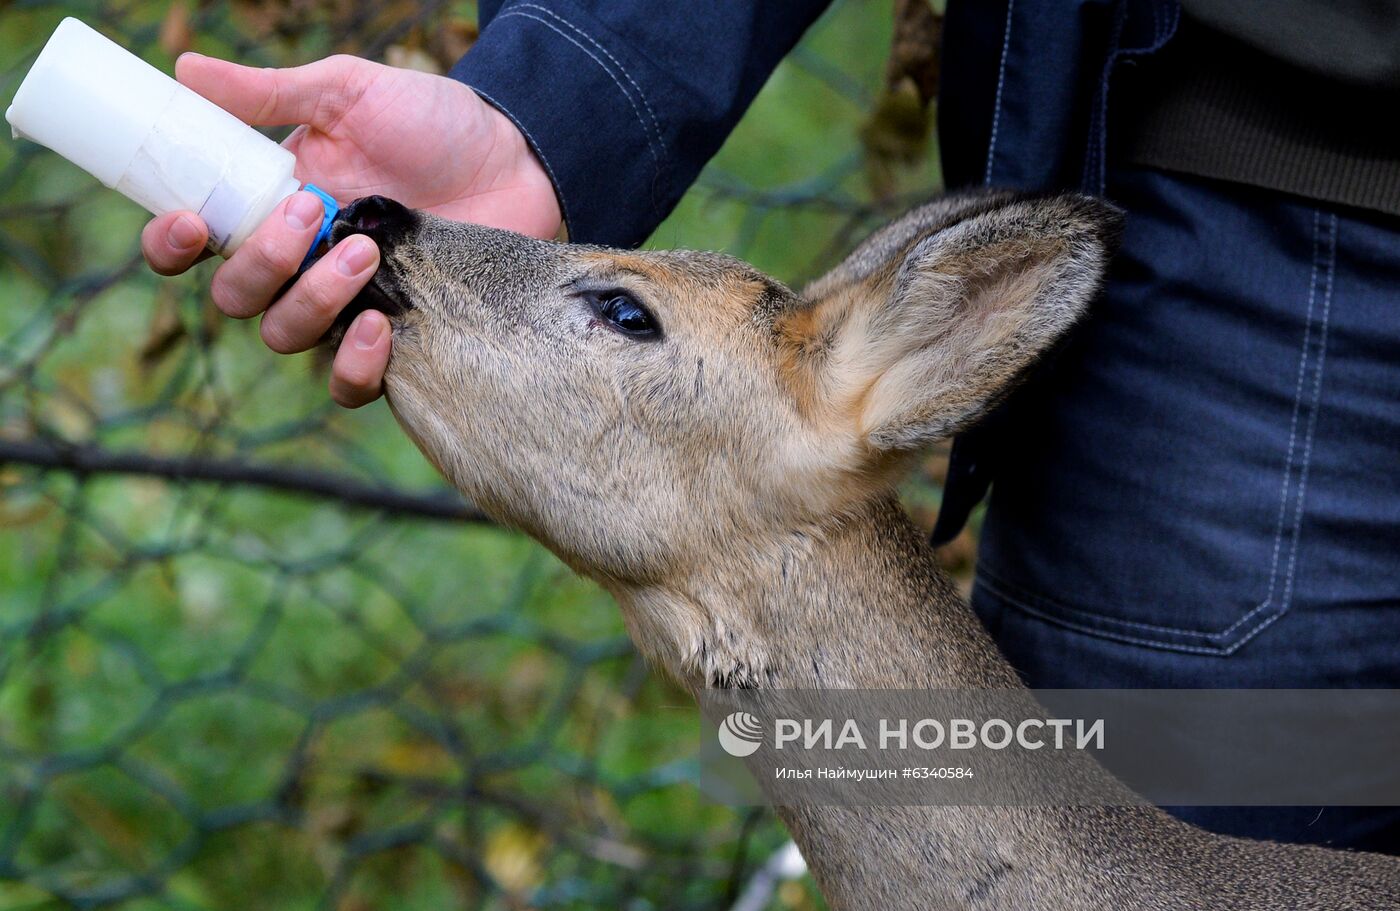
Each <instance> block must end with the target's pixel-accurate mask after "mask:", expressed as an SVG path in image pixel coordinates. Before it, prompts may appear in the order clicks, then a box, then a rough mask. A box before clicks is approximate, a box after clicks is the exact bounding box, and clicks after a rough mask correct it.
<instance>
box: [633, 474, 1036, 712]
mask: <svg viewBox="0 0 1400 911" xmlns="http://www.w3.org/2000/svg"><path fill="white" fill-rule="evenodd" d="M613 591H614V594H615V595H616V596H617V598H618V600H619V602H620V603H621V605H622V608H623V615H624V617H625V618H626V620H627V623H628V627H629V631H630V632H631V633H632V636H633V639H634V640H635V641H636V642H637V644H638V646H639V647H640V648H641V650H642V652H643V653H644V654H646V655H647V657H648V658H650V659H651V660H653V661H656V662H658V663H660V664H662V665H663V666H664V667H666V668H667V670H669V671H670V672H671V673H672V674H673V675H674V676H675V677H677V679H679V680H680V681H682V682H683V683H684V684H685V685H687V686H688V687H691V688H692V689H705V688H713V687H719V688H724V687H734V686H742V687H775V688H786V689H794V688H808V689H851V688H871V689H879V688H885V689H924V688H930V689H932V688H944V689H953V688H974V687H998V688H1004V687H1015V686H1019V685H1020V684H1019V682H1018V680H1017V678H1016V675H1015V674H1014V672H1012V670H1011V668H1010V666H1009V665H1008V664H1007V663H1006V660H1005V659H1004V658H1002V656H1001V653H1000V652H998V651H997V649H996V647H995V646H994V645H993V643H992V641H991V639H990V638H989V637H988V636H987V634H986V632H985V630H983V628H982V625H981V624H980V622H978V620H977V618H976V617H975V616H974V615H973V614H972V611H971V609H970V608H969V607H968V605H967V603H966V601H965V600H964V599H963V598H962V596H961V595H960V594H959V593H958V591H957V589H956V588H955V586H954V585H953V583H952V581H951V580H950V579H949V578H948V577H947V575H946V574H945V573H944V572H943V571H942V570H941V569H939V568H938V566H937V564H936V563H935V561H934V559H933V553H932V550H931V549H930V548H929V547H928V545H927V543H926V542H925V541H924V539H923V536H922V535H921V534H920V532H919V531H918V530H917V529H916V528H915V527H914V525H913V523H912V522H910V521H909V519H908V517H907V516H906V515H905V513H904V511H903V510H902V509H901V508H900V506H899V505H898V503H897V502H896V501H895V499H894V498H893V497H892V496H891V497H887V498H882V499H879V500H876V501H874V502H871V503H869V504H867V505H866V506H864V507H862V508H861V509H860V510H858V511H856V512H854V513H852V514H848V515H846V516H843V517H842V518H840V519H839V520H833V521H831V522H829V523H826V524H824V525H820V526H813V527H810V528H804V529H801V530H795V531H792V532H790V533H789V534H787V535H785V536H783V537H782V538H781V539H780V540H777V541H772V540H764V541H761V542H736V543H735V544H734V545H733V546H731V547H727V548H726V552H725V554H724V556H723V558H722V559H721V560H718V561H715V562H714V564H713V565H709V566H707V567H706V569H705V570H704V571H700V572H696V573H692V574H690V575H688V576H687V578H686V579H685V580H684V581H682V582H680V583H673V584H668V585H659V586H648V587H623V588H614V589H613Z"/></svg>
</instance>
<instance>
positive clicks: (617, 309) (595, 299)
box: [589, 291, 661, 339]
mask: <svg viewBox="0 0 1400 911" xmlns="http://www.w3.org/2000/svg"><path fill="white" fill-rule="evenodd" d="M589 302H590V303H591V304H592V305H593V312H595V313H597V314H598V318H599V319H601V320H602V321H603V322H605V323H607V324H608V325H609V326H610V327H611V328H613V329H615V330H617V331H618V332H621V333H622V334H623V335H630V336H632V337H633V338H638V339H654V338H660V337H661V324H660V323H658V322H657V321H656V317H654V316H652V315H651V311H650V310H648V309H647V308H646V307H643V306H642V305H641V304H640V303H638V302H637V299H636V298H634V297H633V296H632V295H630V294H628V293H627V292H625V291H601V292H598V293H596V294H590V295H589Z"/></svg>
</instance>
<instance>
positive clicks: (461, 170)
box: [141, 54, 562, 408]
mask: <svg viewBox="0 0 1400 911" xmlns="http://www.w3.org/2000/svg"><path fill="white" fill-rule="evenodd" d="M175 76H176V78H177V79H178V80H179V81H180V82H182V83H184V84H185V85H186V86H188V87H189V88H191V89H193V90H194V91H196V92H198V93H199V94H201V95H203V96H204V97H206V98H208V99H209V100H211V101H213V102H214V103H215V104H217V105H219V106H220V107H222V108H224V109H225V110H227V111H229V112H230V113H232V114H233V115H234V116H236V117H239V118H241V119H242V120H244V121H247V122H248V123H251V124H254V125H257V126H282V125H288V124H299V126H298V127H297V129H296V130H295V131H294V132H293V133H292V134H291V135H290V136H289V137H287V140H286V142H284V143H283V145H285V146H286V147H287V148H288V149H290V150H291V151H292V152H293V153H294V154H295V155H296V156H297V164H296V177H297V179H298V180H300V181H302V182H303V183H314V184H316V185H317V186H318V187H320V188H321V189H323V190H325V191H326V192H327V193H330V194H331V195H332V196H334V197H335V198H336V199H337V200H339V201H341V202H349V201H350V200H352V199H356V198H358V197H361V196H372V195H376V194H377V195H383V196H388V197H390V198H392V199H396V200H398V201H399V202H401V203H403V204H404V205H406V206H409V207H411V208H416V209H426V210H428V211H430V212H435V213H437V214H439V215H442V216H445V217H447V218H454V219H458V220H461V221H471V222H477V223H480V224H486V225H491V226H493V227H497V228H507V229H509V230H512V231H518V232H520V233H522V234H529V235H531V236H534V237H553V236H555V234H556V233H557V232H558V230H559V226H560V224H561V221H562V216H561V214H560V210H559V200H558V199H557V198H556V196H555V194H554V187H553V185H552V184H551V183H550V180H549V177H548V175H547V174H546V173H545V171H544V168H543V167H542V166H541V165H540V162H539V160H538V159H537V158H536V157H535V155H534V153H533V152H532V151H531V149H530V147H529V144H528V143H526V141H525V139H524V137H523V136H521V135H520V131H519V130H517V129H516V127H515V125H514V124H513V123H511V122H510V120H509V119H508V118H507V117H506V116H505V115H503V114H501V112H500V111H497V110H496V109H495V108H493V107H491V105H489V104H487V103H486V102H484V101H482V100H481V98H480V97H478V96H477V94H476V93H475V92H473V91H472V90H471V89H469V88H467V86H465V85H463V84H462V83H460V82H457V81H456V80H454V79H449V78H447V77H445V76H434V75H430V74H428V73H420V72H416V71H414V70H405V69H398V68H396V67H390V66H384V65H381V64H377V63H372V62H370V61H368V60H361V59H359V58H356V57H348V56H336V57H329V58H327V59H325V60H320V61H317V62H316V63H310V64H307V65H306V66H299V67H294V68H291V69H257V68H253V67H246V66H239V65H238V64H234V63H229V62H227V61H223V60H217V59H215V58H212V57H204V56H201V55H198V54H185V55H183V56H182V57H180V59H179V60H178V61H177V62H176V64H175ZM320 221H321V203H320V201H319V200H317V199H316V197H315V196H313V195H312V194H310V193H307V192H300V193H295V194H293V195H292V196H290V197H288V199H286V200H285V201H283V202H282V203H281V204H279V205H278V207H277V209H276V210H275V211H274V212H273V213H272V214H271V215H270V216H268V218H267V220H266V221H264V222H263V223H262V225H261V226H259V227H258V228H257V229H256V230H255V231H254V232H253V234H252V235H251V236H250V237H249V238H248V240H247V241H245V242H244V243H243V245H242V246H240V247H239V248H238V251H237V252H235V253H234V254H233V256H231V257H229V259H228V260H227V261H226V262H224V263H223V264H222V265H220V266H219V268H218V269H217V270H216V271H215V273H214V278H213V282H212V283H211V285H210V294H211V296H212V297H213V300H214V304H215V305H216V306H217V307H218V308H219V309H220V310H221V311H223V312H224V313H226V314H227V315H229V316H232V317H234V318H237V319H248V318H250V317H253V316H256V315H258V314H260V313H261V314H262V323H261V334H262V339H263V341H264V342H265V343H266V344H267V346H268V347H269V348H271V349H272V350H273V351H277V352H280V353H283V354H290V353H293V352H297V351H305V350H307V349H308V348H311V347H313V346H314V345H315V344H316V343H317V341H318V340H319V339H320V338H321V337H322V335H323V334H324V333H325V332H326V330H327V329H328V328H329V327H330V325H331V323H332V322H333V321H334V319H335V317H336V315H337V314H338V313H340V311H341V309H342V308H344V306H345V305H346V304H347V303H349V302H350V300H351V299H352V298H353V297H354V296H355V295H356V294H357V293H358V292H359V291H360V289H361V288H363V287H364V286H365V284H366V283H367V282H368V281H369V280H370V278H371V277H372V276H373V275H374V271H375V269H377V268H378V266H379V251H378V249H377V248H376V247H375V245H374V242H373V241H372V240H370V239H369V238H368V237H365V236H363V235H353V236H351V237H347V238H345V239H344V240H342V241H341V242H340V243H339V244H337V245H336V247H335V249H333V250H332V251H330V252H329V253H327V254H326V255H325V256H324V257H323V258H322V259H321V260H320V261H319V262H317V263H316V264H315V265H313V266H312V267H311V268H310V269H308V270H307V271H306V272H305V274H303V275H302V276H301V277H300V278H298V279H297V281H296V283H295V284H293V285H292V286H291V287H290V288H288V289H287V290H286V291H285V292H284V293H283V294H282V295H281V296H280V297H278V296H277V294H278V291H279V289H281V288H282V286H283V285H284V284H286V282H287V281H288V280H289V279H290V278H292V276H293V275H295V274H296V270H297V268H298V267H299V266H300V265H301V261H302V258H303V257H304V256H305V255H306V251H307V249H308V248H309V247H310V245H311V241H312V239H313V238H314V237H315V236H316V231H317V229H318V228H319V226H320ZM207 240H208V229H207V228H206V227H205V226H204V223H203V221H201V219H200V218H199V216H198V215H196V214H195V213H193V212H170V213H168V214H166V215H162V216H160V217H158V218H155V219H152V220H151V221H150V222H149V223H148V224H147V225H146V228H145V230H144V231H143V232H142V234H141V250H142V252H143V253H144V254H145V257H146V261H147V262H148V263H149V264H150V266H151V268H152V269H154V270H155V271H156V272H158V273H160V274H162V275H174V274H177V273H179V272H183V271H185V270H186V269H188V268H189V267H190V266H191V265H193V264H194V263H195V262H197V261H198V260H200V259H202V258H203V256H204V244H205V242H206V241H207ZM388 361H389V321H388V319H387V318H386V317H385V316H384V314H382V313H379V312H376V311H373V310H366V311H365V312H364V313H361V314H360V315H359V316H358V317H356V318H355V321H354V323H352V324H351V326H350V329H349V331H348V332H347V333H346V336H345V341H344V342H343V343H342V344H341V346H340V350H339V351H338V352H337V353H336V357H335V363H334V365H333V366H332V368H331V379H330V391H331V397H332V398H334V399H335V400H336V401H337V402H338V403H340V404H341V405H344V406H346V407H348V408H357V407H359V406H360V405H364V404H366V403H367V402H371V401H373V400H374V399H376V398H378V397H379V395H380V393H381V392H382V391H383V376H384V368H385V366H386V365H387V364H388Z"/></svg>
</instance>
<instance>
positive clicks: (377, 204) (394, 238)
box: [331, 196, 417, 250]
mask: <svg viewBox="0 0 1400 911" xmlns="http://www.w3.org/2000/svg"><path fill="white" fill-rule="evenodd" d="M416 218H417V216H415V215H414V214H413V210H412V209H410V208H408V207H407V206H404V205H401V204H400V203H397V202H394V201H393V200H392V199H389V198H387V197H384V196H365V197H362V198H360V199H357V200H355V201H354V202H352V203H350V205H348V206H346V207H345V208H343V209H341V210H340V212H339V213H338V214H337V215H336V217H335V225H334V227H333V228H331V239H332V240H333V241H339V240H340V239H341V238H344V237H348V236H349V235H351V234H367V235H369V236H370V237H372V238H373V239H374V242H375V243H377V244H378V245H379V249H380V250H385V249H387V248H388V247H390V246H392V245H393V244H394V243H396V242H398V241H399V240H401V239H403V237H404V235H406V234H407V233H408V232H409V230H410V229H411V228H412V227H413V224H414V221H415V220H416Z"/></svg>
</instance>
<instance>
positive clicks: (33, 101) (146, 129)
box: [5, 18, 336, 256]
mask: <svg viewBox="0 0 1400 911" xmlns="http://www.w3.org/2000/svg"><path fill="white" fill-rule="evenodd" d="M5 119H6V120H7V121H9V123H10V127H11V128H12V129H13V131H14V135H15V136H16V137H24V138H27V139H32V140H34V141H35V142H37V143H39V144H41V145H45V146H48V147H49V148H50V149H53V150H54V151H55V152H57V153H59V154H60V155H62V156H63V157H64V158H67V159H68V160H69V161H71V162H73V163H74V164H76V165H78V167H80V168H82V169H83V170H85V171H87V172H88V173H90V174H92V175H93V176H94V177H96V178H97V179H98V180H100V181H102V183H104V184H106V185H107V186H109V187H113V188H114V189H116V190H117V191H119V192H120V193H122V194H123V195H124V196H126V197H127V198H128V199H131V200H134V201H135V202H137V203H139V204H140V205H142V206H143V207H145V209H146V210H147V211H149V212H151V213H152V214H155V215H163V214H165V213H166V212H172V211H175V210H178V209H187V210H190V211H194V212H198V213H199V215H200V217H201V218H203V219H204V222H205V224H207V225H208V226H209V247H210V249H212V250H213V251H214V252H215V253H218V254H220V255H222V256H228V255H230V254H231V253H233V251H234V250H237V249H238V246H239V244H241V243H243V241H245V240H247V239H248V235H249V234H251V233H252V231H253V229H254V228H256V227H257V226H258V224H260V223H261V222H262V220H263V219H264V218H266V217H267V216H268V215H269V214H270V213H271V212H272V210H273V209H274V208H275V207H276V206H277V204H278V203H279V202H281V201H282V200H283V199H285V198H287V197H288V196H289V195H291V194H292V193H295V192H296V191H297V190H299V189H301V188H302V187H301V184H300V183H298V181H297V180H296V178H294V177H293V176H292V169H293V167H294V166H295V164H296V159H295V158H294V157H293V155H292V153H291V152H289V151H287V150H286V149H284V148H282V147H281V146H279V145H278V144H277V143H275V142H273V141H272V140H271V139H268V138H267V137H266V136H263V135H262V134H261V133H259V132H258V131H257V130H254V129H253V128H252V127H250V126H248V125H247V124H245V123H243V122H242V121H241V120H239V119H238V118H237V117H234V116H233V115H232V114H230V113H228V112H227V111H225V110H223V109H222V108H220V107H219V106H218V105H216V104H214V103H213V102H211V101H209V100H208V99H205V98H203V97H201V96H200V95H197V94H195V93H194V92H193V91H191V90H190V89H187V88H185V87H184V86H183V85H180V83H178V82H176V81H175V80H174V79H172V78H170V77H169V76H167V75H166V74H164V73H162V72H161V71H160V70H158V69H156V68H155V67H153V66H151V65H150V64H148V63H146V62H145V61H143V60H141V59H140V58H138V57H136V56H135V55H134V54H131V53H129V52H128V51H126V50H125V49H123V48H122V47H120V46H119V45H117V44H115V43H114V42H112V41H110V40H109V39H107V38H106V37H104V36H102V35H100V34H98V33H97V32H96V31H94V30H93V29H91V28H89V27H88V26H86V25H84V24H83V23H82V22H79V21H78V20H77V19H72V18H69V19H64V20H63V22H61V23H60V24H59V26H58V28H57V29H55V30H54V33H53V36H52V37H50V38H49V40H48V43H47V44H45V45H44V49H43V50H42V51H41V52H40V53H39V57H38V59H37V60H35V61H34V66H33V67H32V68H31V69H30V70H29V74H28V75H27V76H25V77H24V82H22V83H21V84H20V87H19V91H18V92H16V93H15V98H14V102H13V103H12V104H11V105H10V108H9V110H8V111H6V112H5ZM306 189H308V190H311V191H312V192H314V193H316V194H317V195H318V196H320V197H321V199H322V201H323V203H324V205H325V217H324V218H323V219H322V224H321V233H320V234H319V235H318V236H317V237H316V240H315V242H314V243H313V244H312V250H314V249H315V248H316V247H317V245H319V244H320V242H321V240H322V239H324V237H325V236H326V235H327V234H329V233H330V226H331V220H332V219H333V218H334V217H335V213H336V204H335V200H334V199H332V198H331V197H330V196H329V195H327V194H326V193H324V192H323V191H321V190H319V189H317V188H316V187H313V186H310V185H308V186H307V187H306ZM308 252H309V251H308Z"/></svg>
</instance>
